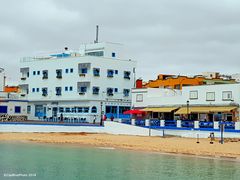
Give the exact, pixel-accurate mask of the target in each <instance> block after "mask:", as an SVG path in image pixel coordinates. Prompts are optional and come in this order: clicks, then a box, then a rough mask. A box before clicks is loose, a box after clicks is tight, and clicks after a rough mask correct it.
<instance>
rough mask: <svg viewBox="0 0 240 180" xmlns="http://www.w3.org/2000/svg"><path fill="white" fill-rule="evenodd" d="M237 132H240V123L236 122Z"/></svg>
mask: <svg viewBox="0 0 240 180" xmlns="http://www.w3.org/2000/svg"><path fill="white" fill-rule="evenodd" d="M235 130H240V121H237V122H235Z"/></svg>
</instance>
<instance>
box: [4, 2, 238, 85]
mask: <svg viewBox="0 0 240 180" xmlns="http://www.w3.org/2000/svg"><path fill="white" fill-rule="evenodd" d="M239 19H240V1H239V0H87V1H83V0H21V1H20V0H5V1H4V0H1V6H0V32H1V33H0V67H3V68H5V70H6V73H7V80H8V83H9V84H11V82H17V80H18V76H19V73H18V72H19V66H20V63H19V60H20V58H21V57H23V56H29V55H33V54H35V53H39V52H47V51H56V50H62V49H63V47H65V46H68V47H69V48H70V49H71V48H72V49H78V48H79V45H80V44H82V43H88V42H93V40H94V39H95V26H96V24H99V26H100V35H99V40H100V41H107V42H119V43H122V44H124V45H125V48H126V49H127V51H126V53H127V54H128V56H129V58H130V59H133V60H136V61H137V62H138V69H137V77H142V78H143V79H144V80H148V79H154V78H156V76H157V74H159V73H170V74H200V73H201V72H203V71H219V72H222V73H228V74H232V73H237V72H240V69H239V65H240V61H239V60H240V20H239Z"/></svg>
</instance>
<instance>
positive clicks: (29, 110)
mask: <svg viewBox="0 0 240 180" xmlns="http://www.w3.org/2000/svg"><path fill="white" fill-rule="evenodd" d="M27 113H28V114H30V113H31V106H27Z"/></svg>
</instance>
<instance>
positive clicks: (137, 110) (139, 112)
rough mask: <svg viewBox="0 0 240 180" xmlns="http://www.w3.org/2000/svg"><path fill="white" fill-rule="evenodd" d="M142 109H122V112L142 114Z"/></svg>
mask: <svg viewBox="0 0 240 180" xmlns="http://www.w3.org/2000/svg"><path fill="white" fill-rule="evenodd" d="M144 113H145V112H144V111H141V110H140V109H131V110H128V111H124V112H123V114H144Z"/></svg>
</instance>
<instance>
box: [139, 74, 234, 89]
mask: <svg viewBox="0 0 240 180" xmlns="http://www.w3.org/2000/svg"><path fill="white" fill-rule="evenodd" d="M230 83H236V81H235V80H224V79H221V78H211V79H209V78H206V77H204V76H194V77H187V76H176V75H166V74H159V75H158V78H157V79H156V80H150V81H149V82H147V83H146V84H144V85H143V87H149V88H159V87H162V88H171V89H182V87H183V86H196V85H203V84H230Z"/></svg>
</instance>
